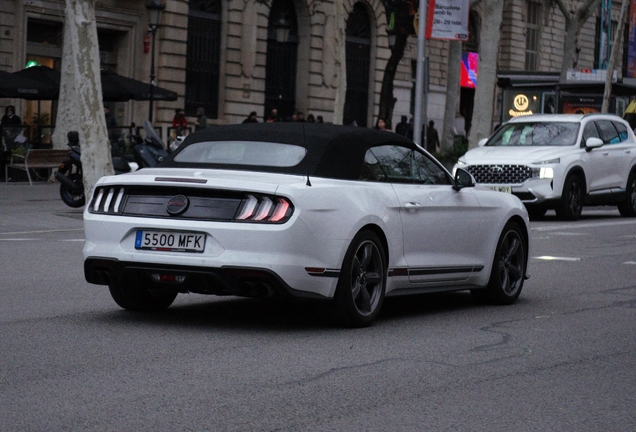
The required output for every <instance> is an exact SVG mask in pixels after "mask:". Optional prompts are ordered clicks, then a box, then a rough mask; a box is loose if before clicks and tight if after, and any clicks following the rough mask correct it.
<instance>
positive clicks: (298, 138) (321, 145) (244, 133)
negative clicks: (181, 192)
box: [161, 122, 416, 180]
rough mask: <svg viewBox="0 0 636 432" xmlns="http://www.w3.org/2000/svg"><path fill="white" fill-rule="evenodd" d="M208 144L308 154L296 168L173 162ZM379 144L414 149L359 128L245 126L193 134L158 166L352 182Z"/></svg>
mask: <svg viewBox="0 0 636 432" xmlns="http://www.w3.org/2000/svg"><path fill="white" fill-rule="evenodd" d="M207 141H260V142H275V143H283V144H295V145H298V146H301V147H304V148H305V149H307V155H306V156H305V158H304V159H303V160H302V161H301V162H300V163H299V164H298V165H296V166H292V167H272V166H248V165H227V164H216V163H183V162H177V161H175V160H174V157H175V156H176V155H177V154H179V153H180V152H181V151H182V150H183V149H184V148H185V147H187V146H190V145H194V144H196V143H199V142H207ZM380 144H398V145H401V146H403V147H408V148H415V147H416V145H415V144H414V143H413V141H411V140H410V139H408V138H405V137H403V136H401V135H398V134H395V133H392V132H386V131H380V130H375V129H368V128H362V127H354V126H338V125H331V124H321V123H288V122H285V123H283V122H280V123H278V122H277V123H251V124H250V123H247V124H239V125H230V126H215V127H211V128H208V129H205V130H203V131H200V132H196V133H193V134H191V135H189V136H188V137H187V138H186V139H185V141H184V142H183V144H181V146H179V149H178V150H177V151H176V152H174V153H172V154H171V155H170V157H169V158H168V159H166V160H165V161H164V162H163V163H162V164H161V166H162V167H180V168H221V169H235V170H246V171H260V172H273V173H287V174H299V175H310V176H316V177H326V178H335V179H343V180H354V179H357V178H359V175H360V169H361V168H362V165H363V161H364V155H365V153H366V151H367V149H369V147H373V146H376V145H380Z"/></svg>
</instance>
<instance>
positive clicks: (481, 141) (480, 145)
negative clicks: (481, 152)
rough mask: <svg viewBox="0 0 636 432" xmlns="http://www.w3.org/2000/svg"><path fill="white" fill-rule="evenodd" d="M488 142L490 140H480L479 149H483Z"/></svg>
mask: <svg viewBox="0 0 636 432" xmlns="http://www.w3.org/2000/svg"><path fill="white" fill-rule="evenodd" d="M487 142H488V138H482V139H480V140H479V142H477V147H483V146H485V145H486V143H487Z"/></svg>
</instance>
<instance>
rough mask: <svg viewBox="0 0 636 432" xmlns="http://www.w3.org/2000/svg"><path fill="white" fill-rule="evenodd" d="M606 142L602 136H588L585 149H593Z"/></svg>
mask: <svg viewBox="0 0 636 432" xmlns="http://www.w3.org/2000/svg"><path fill="white" fill-rule="evenodd" d="M603 145H605V143H604V142H603V140H601V139H600V138H588V139H587V141H585V150H587V151H591V150H592V149H595V148H599V147H603Z"/></svg>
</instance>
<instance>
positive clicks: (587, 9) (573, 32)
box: [555, 0, 601, 82]
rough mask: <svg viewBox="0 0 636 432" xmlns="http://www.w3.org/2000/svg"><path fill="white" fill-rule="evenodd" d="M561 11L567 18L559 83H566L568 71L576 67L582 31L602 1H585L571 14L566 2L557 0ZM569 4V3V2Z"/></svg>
mask: <svg viewBox="0 0 636 432" xmlns="http://www.w3.org/2000/svg"><path fill="white" fill-rule="evenodd" d="M555 1H556V4H557V6H558V7H559V10H560V11H561V13H562V14H563V17H564V18H565V40H564V41H563V61H562V63H561V73H560V75H559V82H565V78H566V75H567V72H568V69H570V68H572V67H574V58H575V56H576V48H577V44H578V39H579V34H580V33H581V29H582V28H583V26H584V25H585V23H586V22H587V20H588V19H589V18H590V17H591V16H592V14H593V13H594V12H595V11H596V10H597V9H598V6H599V4H600V3H601V0H585V1H584V2H582V3H581V4H580V5H579V8H578V9H577V10H576V11H575V12H574V13H572V12H570V10H569V7H568V5H567V4H565V1H564V0H555ZM568 3H569V2H568Z"/></svg>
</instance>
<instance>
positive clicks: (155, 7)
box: [146, 0, 166, 123]
mask: <svg viewBox="0 0 636 432" xmlns="http://www.w3.org/2000/svg"><path fill="white" fill-rule="evenodd" d="M165 8H166V5H164V4H162V3H161V0H151V1H150V2H148V3H147V4H146V9H148V31H149V32H150V34H151V35H152V45H151V47H150V104H149V113H148V119H149V120H150V122H151V123H152V104H153V99H154V95H155V36H156V35H157V29H159V27H161V24H160V22H161V12H162V11H163V10H164V9H165Z"/></svg>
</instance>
